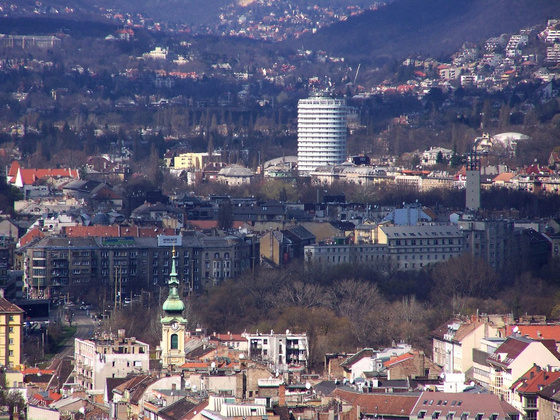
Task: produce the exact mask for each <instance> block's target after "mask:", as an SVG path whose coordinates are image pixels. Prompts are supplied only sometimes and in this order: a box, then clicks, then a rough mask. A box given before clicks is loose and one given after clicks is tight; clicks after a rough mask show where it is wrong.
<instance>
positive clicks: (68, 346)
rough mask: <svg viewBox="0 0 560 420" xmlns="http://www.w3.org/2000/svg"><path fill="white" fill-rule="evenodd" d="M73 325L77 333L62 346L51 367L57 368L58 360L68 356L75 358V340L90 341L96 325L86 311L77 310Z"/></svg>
mask: <svg viewBox="0 0 560 420" xmlns="http://www.w3.org/2000/svg"><path fill="white" fill-rule="evenodd" d="M72 323H73V325H75V326H76V333H75V334H74V335H73V336H72V337H70V338H69V339H68V340H66V342H65V343H64V344H63V345H62V346H61V349H60V351H59V352H58V353H57V354H56V355H55V356H54V357H53V359H52V360H51V363H50V366H56V364H57V362H58V360H61V359H63V358H64V357H66V356H74V339H75V338H81V339H88V338H90V337H91V336H92V335H93V332H94V330H95V323H94V320H93V319H91V317H90V316H88V315H86V311H83V310H76V312H75V315H74V318H73V321H72Z"/></svg>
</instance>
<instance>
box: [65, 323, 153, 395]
mask: <svg viewBox="0 0 560 420" xmlns="http://www.w3.org/2000/svg"><path fill="white" fill-rule="evenodd" d="M149 359H150V346H149V345H148V344H146V343H144V342H142V341H138V340H136V338H134V337H130V338H127V337H125V331H124V330H119V331H118V334H117V336H116V337H115V336H113V335H112V334H105V333H104V334H102V336H101V337H97V338H93V339H91V340H82V339H79V338H76V339H74V361H75V362H74V363H75V365H74V374H75V377H76V381H77V383H78V384H79V385H81V386H82V387H83V389H84V390H86V391H89V392H92V393H101V392H103V390H104V389H105V383H106V379H107V378H126V377H127V375H128V374H130V373H140V372H148V370H149Z"/></svg>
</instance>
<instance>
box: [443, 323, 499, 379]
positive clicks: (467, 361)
mask: <svg viewBox="0 0 560 420" xmlns="http://www.w3.org/2000/svg"><path fill="white" fill-rule="evenodd" d="M501 326H503V319H502V317H501V316H496V315H490V316H480V317H475V318H454V319H452V320H451V321H449V322H446V323H445V324H444V325H442V326H440V327H439V328H438V329H436V330H435V331H433V332H432V349H433V358H434V362H435V363H436V364H438V365H439V366H442V367H443V369H444V372H446V373H467V372H468V371H469V370H471V369H472V368H473V350H474V349H479V348H480V347H481V342H482V340H483V339H485V338H486V337H497V336H498V335H499V327H501Z"/></svg>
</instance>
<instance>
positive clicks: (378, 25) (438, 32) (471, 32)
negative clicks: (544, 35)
mask: <svg viewBox="0 0 560 420" xmlns="http://www.w3.org/2000/svg"><path fill="white" fill-rule="evenodd" d="M558 16H560V2H558V1H554V0H516V1H511V0H456V1H448V0H426V1H420V0H399V1H395V2H394V3H392V4H389V5H388V6H387V7H385V8H382V9H380V10H378V11H375V12H366V13H364V14H362V15H359V16H356V17H352V18H350V19H348V20H347V21H345V22H340V23H337V24H335V25H332V26H330V27H328V28H325V29H323V30H321V31H319V32H318V33H317V34H314V35H306V36H305V37H304V38H301V39H299V40H298V41H297V42H296V43H297V44H298V45H300V46H301V45H304V46H305V47H307V48H310V49H323V50H326V51H328V52H330V53H332V54H335V55H339V56H345V57H347V58H352V59H355V60H359V61H364V62H368V61H369V62H377V63H383V62H385V61H387V60H388V59H392V58H401V57H406V56H409V55H411V54H415V53H418V54H422V55H425V56H426V55H427V56H434V57H436V58H437V57H441V56H445V55H448V54H451V53H452V52H454V51H456V50H457V49H458V48H459V47H460V46H461V45H462V44H463V43H464V42H465V41H473V42H479V41H481V40H484V39H486V38H488V37H492V36H499V35H500V34H502V33H515V32H518V31H519V29H521V28H528V27H532V26H534V25H541V26H543V25H544V24H545V23H546V20H547V19H550V18H552V17H558Z"/></svg>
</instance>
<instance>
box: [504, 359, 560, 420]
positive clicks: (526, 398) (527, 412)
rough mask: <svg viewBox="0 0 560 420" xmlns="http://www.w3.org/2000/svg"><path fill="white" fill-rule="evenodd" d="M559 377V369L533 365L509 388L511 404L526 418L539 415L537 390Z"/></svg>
mask: <svg viewBox="0 0 560 420" xmlns="http://www.w3.org/2000/svg"><path fill="white" fill-rule="evenodd" d="M558 379H560V371H557V370H556V371H555V370H552V369H547V368H544V369H543V368H542V367H541V366H538V365H533V366H532V367H531V368H530V369H529V370H528V371H527V372H525V374H524V375H523V376H521V378H519V379H518V380H516V381H515V383H514V384H513V385H512V387H511V389H510V397H509V400H510V401H511V405H513V406H514V407H515V408H517V409H518V410H519V411H521V412H523V413H524V416H525V418H526V419H531V420H537V419H538V417H539V407H538V392H539V391H541V390H542V389H543V388H544V387H546V386H548V385H550V384H552V383H553V382H554V381H556V380H558Z"/></svg>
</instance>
